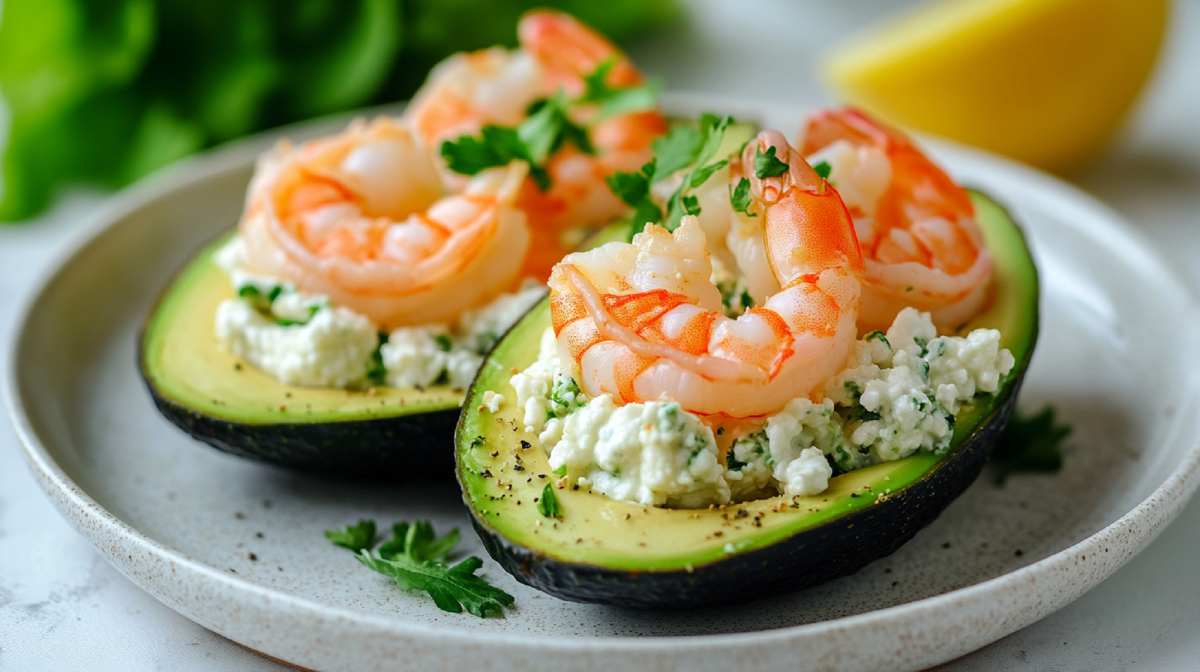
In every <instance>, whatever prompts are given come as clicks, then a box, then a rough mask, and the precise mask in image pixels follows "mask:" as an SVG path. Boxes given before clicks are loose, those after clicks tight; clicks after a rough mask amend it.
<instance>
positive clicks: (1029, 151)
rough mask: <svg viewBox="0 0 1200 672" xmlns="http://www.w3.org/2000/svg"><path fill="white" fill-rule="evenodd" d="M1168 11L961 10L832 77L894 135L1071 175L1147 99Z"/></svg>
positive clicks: (992, 6)
mask: <svg viewBox="0 0 1200 672" xmlns="http://www.w3.org/2000/svg"><path fill="white" fill-rule="evenodd" d="M1166 21H1167V0H951V1H942V2H936V3H933V4H930V5H925V6H922V7H919V8H918V9H917V10H916V11H914V12H913V13H911V14H909V15H907V16H904V17H902V18H900V19H899V20H897V21H895V22H893V23H891V24H890V25H887V26H884V27H882V28H881V29H879V30H877V31H874V32H872V33H870V34H866V35H863V36H861V37H858V38H855V39H853V40H852V41H850V42H849V43H847V44H845V45H843V46H842V47H840V48H838V49H836V50H835V51H834V52H833V53H832V54H830V57H829V60H828V62H827V63H826V75H827V77H828V79H829V81H830V82H831V83H832V84H833V85H834V87H835V88H837V89H839V90H840V91H841V93H842V94H843V95H844V96H845V97H846V98H847V99H848V100H850V101H851V102H852V103H855V104H857V105H861V106H862V107H864V108H866V109H867V110H870V111H872V112H874V113H876V114H878V115H880V116H882V117H884V118H885V119H888V120H890V121H892V122H893V123H897V124H901V125H904V126H911V127H913V128H918V129H921V130H924V131H928V132H930V133H935V134H938V135H942V136H945V137H948V138H952V139H954V140H958V141H960V142H965V143H967V144H971V145H975V146H977V147H982V148H984V149H988V150H991V151H994V152H998V153H1000V154H1005V155H1007V156H1010V157H1013V158H1015V159H1018V160H1020V161H1025V162H1026V163H1031V164H1033V165H1035V166H1039V167H1042V168H1046V169H1049V170H1055V171H1064V170H1069V169H1071V168H1073V167H1076V166H1078V165H1079V164H1081V163H1082V162H1084V161H1085V160H1087V159H1088V158H1090V157H1091V156H1092V155H1093V154H1095V153H1096V152H1097V151H1098V150H1099V149H1100V148H1102V147H1103V145H1104V143H1105V141H1106V140H1108V138H1109V137H1110V136H1111V135H1112V134H1113V133H1114V131H1116V129H1117V127H1118V126H1119V124H1120V123H1121V119H1122V118H1123V117H1124V116H1125V113H1126V112H1127V111H1128V110H1129V108H1130V106H1131V105H1132V104H1133V102H1134V100H1135V99H1136V98H1137V94H1138V91H1140V90H1141V88H1142V85H1143V84H1144V83H1145V81H1146V79H1147V77H1148V75H1149V74H1150V71H1151V69H1152V67H1153V65H1154V60H1155V58H1156V56H1157V55H1158V51H1159V45H1160V43H1161V42H1162V36H1163V32H1164V28H1165V25H1166Z"/></svg>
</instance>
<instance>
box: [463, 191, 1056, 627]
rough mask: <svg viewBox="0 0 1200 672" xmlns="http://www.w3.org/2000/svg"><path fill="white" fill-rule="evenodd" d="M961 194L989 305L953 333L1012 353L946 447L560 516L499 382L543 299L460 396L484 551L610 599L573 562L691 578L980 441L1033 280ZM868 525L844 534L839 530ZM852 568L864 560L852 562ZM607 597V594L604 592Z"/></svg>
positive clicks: (920, 475) (545, 472)
mask: <svg viewBox="0 0 1200 672" xmlns="http://www.w3.org/2000/svg"><path fill="white" fill-rule="evenodd" d="M972 198H973V200H974V203H975V206H976V209H977V219H978V222H979V224H980V226H981V227H982V229H983V232H984V236H985V238H986V241H987V246H988V248H989V249H990V250H991V252H992V254H993V256H994V258H995V271H994V276H993V281H992V282H993V286H992V300H991V304H990V306H989V308H988V310H986V311H985V312H984V313H982V314H981V315H979V316H978V317H976V318H975V319H973V320H972V321H971V322H970V323H969V324H967V325H965V326H964V327H963V328H962V333H966V332H968V331H970V330H972V329H976V328H981V327H990V328H995V329H999V330H1000V333H1001V334H1002V339H1001V346H1002V347H1004V348H1007V349H1008V350H1010V351H1011V352H1012V354H1013V357H1014V358H1015V359H1016V366H1015V367H1014V369H1013V371H1012V372H1011V373H1010V374H1009V375H1008V376H1007V377H1006V378H1005V380H1004V381H1003V382H1002V384H1001V389H1000V390H999V391H998V392H997V394H996V395H994V396H980V397H976V398H975V400H974V401H973V402H971V403H970V404H968V405H967V406H966V407H964V408H963V409H962V410H961V411H960V413H959V414H958V415H957V417H956V424H955V430H954V437H953V441H952V444H951V447H950V449H949V450H948V451H946V452H945V453H943V454H941V455H937V454H932V453H919V454H916V455H913V456H911V457H908V458H905V459H902V460H897V461H895V462H888V463H884V464H879V465H875V466H871V467H866V468H863V469H859V470H857V471H852V472H849V473H846V474H843V475H840V476H836V477H834V478H832V479H831V480H830V481H829V489H828V490H826V491H825V492H823V493H821V494H819V495H816V496H813V497H791V496H777V497H772V498H769V499H762V500H756V501H751V502H744V503H739V504H731V505H727V506H726V507H722V508H721V509H708V510H687V509H663V508H647V507H643V506H641V505H639V504H634V503H628V502H621V501H616V500H613V499H610V498H608V497H607V496H605V495H602V494H599V493H592V492H589V491H587V490H586V489H579V490H575V489H573V488H569V487H568V488H565V489H556V490H555V491H554V492H555V494H556V495H557V497H558V501H559V504H560V508H561V511H562V516H561V520H555V519H551V518H546V517H544V516H542V515H541V514H540V513H539V512H538V509H537V505H536V503H535V501H536V500H537V498H539V497H540V496H541V494H542V489H543V487H544V486H545V485H546V483H553V482H555V481H556V480H557V477H556V476H554V475H553V474H551V473H550V466H549V462H548V458H547V455H546V454H545V452H544V451H543V450H542V449H541V447H540V444H538V442H537V437H536V436H532V435H530V434H527V433H525V432H524V423H523V422H522V420H521V418H522V413H521V409H519V408H517V405H516V402H515V400H516V393H515V391H514V390H513V389H512V387H511V386H510V385H509V377H510V376H511V375H512V374H513V373H515V372H517V371H519V370H522V369H524V368H526V367H527V366H529V364H531V363H532V362H533V361H534V360H535V359H536V358H537V353H538V347H539V342H540V339H541V335H542V333H543V332H544V331H545V330H546V329H547V328H549V327H550V324H551V322H550V307H549V301H548V300H544V301H542V302H541V303H540V304H538V305H537V306H536V307H534V308H533V309H532V310H531V311H530V312H529V313H528V314H527V315H526V316H525V317H524V318H522V320H521V321H520V322H518V323H517V325H515V326H514V327H513V328H512V330H511V331H510V332H509V333H508V334H507V335H506V336H505V337H504V338H503V339H502V340H501V341H500V343H499V344H498V345H497V346H496V348H495V350H493V352H492V354H491V355H490V356H489V357H488V359H487V360H486V362H485V363H484V365H483V368H482V369H481V371H480V373H479V376H478V378H476V380H475V383H474V385H473V386H472V388H471V391H470V392H468V394H467V400H466V402H465V404H464V409H465V410H464V412H463V415H462V418H461V420H460V423H459V429H458V434H457V440H456V443H457V447H456V452H457V462H458V478H459V482H460V484H461V485H462V487H463V492H464V499H465V501H466V503H467V505H468V507H469V509H470V510H471V511H472V513H473V514H474V517H475V524H476V527H477V529H478V530H479V531H480V533H481V536H483V537H484V540H485V543H487V544H488V547H489V551H491V552H492V553H493V555H498V554H499V555H501V556H506V555H512V554H515V555H517V556H520V557H519V558H518V559H519V561H520V563H521V564H520V568H519V569H514V565H515V564H517V563H516V561H514V562H512V563H505V562H504V559H503V558H499V557H498V559H500V560H501V561H502V564H505V565H506V568H508V569H509V570H510V571H513V572H514V574H517V575H518V578H521V579H522V580H523V581H527V582H529V583H531V584H532V585H535V586H536V587H539V588H543V589H545V590H548V592H552V593H554V594H556V595H559V596H560V597H565V598H567V599H580V600H584V601H602V602H603V601H607V602H609V603H621V602H620V600H618V599H615V598H613V599H608V598H607V597H606V598H604V599H600V598H596V599H593V598H594V597H595V595H597V594H598V593H597V592H596V591H592V592H591V593H589V592H588V590H587V589H586V587H585V589H581V590H580V591H579V592H578V593H576V592H573V591H575V587H572V586H577V585H578V581H580V579H579V572H580V568H583V569H584V570H585V573H586V570H587V568H597V567H598V568H603V569H604V570H621V571H623V572H627V573H629V574H631V575H635V577H642V579H641V580H644V579H645V576H646V574H643V573H648V574H651V575H653V574H654V573H663V572H676V571H683V572H687V573H689V574H690V573H691V572H693V571H697V570H698V569H699V568H702V567H704V566H705V565H715V564H717V563H720V562H722V561H727V560H729V559H731V558H737V557H738V556H740V555H742V554H744V553H746V552H749V551H753V550H755V549H767V548H768V547H771V546H772V545H776V544H779V542H781V541H782V540H786V539H791V538H793V537H796V536H797V535H798V534H800V533H807V532H809V531H812V530H816V529H818V528H822V527H827V524H829V523H831V522H832V521H837V520H839V519H842V520H843V521H844V520H847V518H846V516H847V514H849V513H851V512H855V511H858V510H861V509H867V508H868V507H879V509H880V510H882V509H884V508H887V507H885V506H883V504H884V503H886V502H887V501H888V500H892V499H898V498H899V497H898V495H899V493H901V492H902V491H903V490H904V489H905V488H907V487H909V486H912V485H913V484H916V483H919V482H921V481H922V480H923V479H927V478H928V477H929V476H930V474H931V473H933V472H935V471H937V467H939V465H941V464H942V463H943V462H945V461H947V460H949V459H950V457H951V456H953V455H954V454H955V453H956V452H958V451H960V449H962V448H963V447H964V446H967V445H969V444H972V442H976V443H987V444H990V443H991V442H992V441H994V435H995V434H997V433H998V432H999V429H1000V427H999V426H997V425H1000V426H1002V425H1003V423H1004V422H1005V421H1006V420H1007V416H1008V413H1009V412H1010V411H1011V408H1012V404H1013V401H1014V396H1015V393H1016V390H1017V389H1018V388H1019V386H1020V380H1021V377H1022V376H1023V374H1024V371H1025V368H1026V366H1027V365H1028V362H1029V358H1030V356H1031V355H1032V352H1033V347H1034V343H1035V341H1036V337H1037V325H1038V280H1037V271H1036V269H1035V267H1034V264H1033V260H1032V258H1031V257H1030V253H1029V250H1028V248H1027V247H1026V245H1025V240H1024V237H1023V236H1022V234H1021V231H1020V229H1019V228H1018V227H1017V226H1016V224H1014V223H1013V222H1012V221H1011V219H1010V218H1009V217H1008V215H1007V213H1005V211H1004V210H1003V209H1002V208H1001V207H1000V206H998V205H997V204H996V203H995V202H993V201H992V200H991V199H989V198H987V197H986V196H983V195H982V194H979V193H972ZM613 237H614V238H618V237H619V236H617V235H614V236H613ZM488 390H492V391H495V392H498V393H500V394H502V395H504V397H505V399H506V401H505V403H504V404H503V405H502V406H501V408H500V409H499V411H498V412H497V413H490V412H488V411H487V410H486V409H484V410H479V409H480V407H481V405H482V403H483V402H482V399H483V394H484V392H486V391H488ZM525 446H532V447H525ZM987 450H990V445H988V446H986V450H985V451H984V452H983V454H982V455H981V456H980V457H979V458H978V466H977V467H975V469H974V471H973V472H971V473H970V474H969V476H967V477H966V478H969V479H970V480H973V479H974V477H975V475H976V474H978V468H979V467H981V466H982V463H983V459H985V458H986V451H987ZM967 471H970V470H969V469H968V470H967ZM955 473H957V470H955ZM969 482H970V481H969V480H968V481H967V483H969ZM965 487H966V483H963V484H961V486H960V487H958V490H956V491H955V493H954V494H957V492H960V491H961V488H965ZM877 500H878V501H877ZM946 503H948V500H947V502H946ZM944 505H945V504H942V506H944ZM739 509H740V510H742V511H745V512H746V513H745V514H742V513H741V511H739ZM940 510H941V508H940V507H939V508H938V509H937V511H936V512H933V513H932V515H931V516H929V517H928V520H925V521H923V522H921V523H920V524H919V525H918V527H917V528H914V529H913V530H912V532H911V533H908V536H906V537H904V538H903V539H901V540H900V542H897V543H896V544H894V545H890V546H888V547H887V549H886V551H883V552H881V553H879V554H878V555H876V556H875V557H879V555H884V554H886V553H890V552H891V551H892V550H895V546H898V545H899V543H902V542H903V541H904V540H906V539H907V538H908V537H911V535H912V534H915V531H916V529H919V527H920V526H923V525H924V524H925V523H928V522H929V520H932V518H933V517H936V515H937V512H940ZM901 515H903V514H901ZM849 527H853V524H850V525H849ZM868 527H869V526H868ZM860 529H861V528H860ZM869 529H874V528H869ZM873 533H874V532H871V531H866V532H860V531H859V530H852V531H850V532H849V533H848V534H873ZM800 548H803V546H800ZM514 549H515V550H514ZM525 551H528V553H524V552H525ZM764 557H766V556H764ZM530 563H533V564H536V565H539V566H540V565H545V564H547V563H549V564H551V565H554V564H556V563H563V564H565V565H567V566H569V567H571V568H573V569H572V570H571V572H573V573H571V577H572V578H569V579H568V580H567V583H570V582H572V581H574V582H577V583H576V584H571V585H568V586H567V587H564V586H563V585H562V584H558V585H553V586H549V587H547V586H545V585H539V584H538V581H540V579H536V578H535V579H532V580H531V578H530V577H531V576H534V575H533V574H531V573H530ZM764 564H765V560H764ZM861 564H865V563H860V565H858V566H861ZM856 568H857V567H855V569H856ZM751 571H753V570H751ZM522 572H523V573H524V577H522V575H521V574H522ZM551 573H553V572H551ZM826 578H832V577H826ZM689 580H696V577H689ZM605 590H608V589H606V588H603V587H602V588H601V589H599V592H600V593H604V591H605ZM617 592H619V591H617ZM614 594H615V593H609V594H608V597H612V596H613V595H614ZM635 601H636V599H635ZM642 606H647V605H645V604H643V605H642ZM650 606H653V605H650Z"/></svg>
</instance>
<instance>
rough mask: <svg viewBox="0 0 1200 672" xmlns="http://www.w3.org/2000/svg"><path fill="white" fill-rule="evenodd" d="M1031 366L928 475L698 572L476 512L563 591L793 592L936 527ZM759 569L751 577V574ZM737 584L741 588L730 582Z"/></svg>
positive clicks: (601, 596)
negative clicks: (505, 527)
mask: <svg viewBox="0 0 1200 672" xmlns="http://www.w3.org/2000/svg"><path fill="white" fill-rule="evenodd" d="M1023 373H1024V371H1023V370H1022V372H1021V374H1019V375H1018V377H1016V379H1015V380H1013V382H1012V384H1011V385H1010V387H1009V388H1008V393H1007V394H1008V396H1007V398H1006V399H1005V400H1004V402H1003V403H1002V404H1000V405H998V406H997V407H996V410H995V412H994V414H993V415H992V416H991V417H990V418H988V420H987V421H986V422H984V423H983V424H982V425H981V426H980V428H979V430H978V431H977V432H976V433H975V435H973V436H972V437H971V438H970V439H969V440H968V441H967V442H966V443H964V444H963V445H962V446H961V447H960V448H959V449H958V450H956V451H954V453H952V454H951V455H950V456H949V457H947V458H946V460H945V461H943V462H941V463H940V464H939V465H938V466H937V468H936V469H933V470H932V471H930V472H929V473H928V474H927V475H926V476H925V477H924V478H922V479H920V480H918V481H916V482H914V483H912V484H910V485H908V486H907V487H905V488H903V489H901V490H899V491H898V492H895V493H893V494H892V495H890V496H889V497H888V499H887V500H886V501H877V502H876V503H875V504H873V505H872V506H869V507H867V508H864V509H858V510H857V511H852V512H850V513H847V514H845V515H843V516H841V517H840V518H837V519H834V520H832V521H829V522H827V523H825V524H822V525H818V526H816V527H814V528H812V529H810V530H806V531H804V532H801V533H799V534H796V535H794V536H792V537H789V538H787V539H784V540H783V541H780V542H779V543H776V544H773V545H771V546H767V547H764V548H760V549H757V550H754V551H747V552H744V553H739V554H737V555H735V556H732V557H731V558H729V559H728V560H723V561H720V562H716V563H711V564H708V565H699V566H696V567H694V568H693V571H692V572H690V573H689V572H687V571H683V570H679V571H672V572H637V573H634V572H627V571H622V570H613V569H609V568H605V567H600V566H596V565H585V564H579V563H570V562H563V561H560V560H557V559H555V558H551V557H548V556H546V555H544V554H541V553H538V552H536V551H535V550H533V549H530V548H525V547H523V546H519V545H516V544H513V543H511V542H509V541H508V540H507V539H506V538H505V537H504V536H503V535H500V534H497V533H496V532H495V531H494V530H492V529H491V527H490V526H488V525H487V524H486V523H484V522H481V521H480V520H479V517H478V516H477V515H475V514H474V512H473V511H472V516H471V524H472V525H473V526H474V527H475V531H476V532H477V533H478V534H479V538H480V539H482V540H483V544H484V547H485V548H487V551H488V554H489V555H491V556H492V558H494V559H495V560H496V561H497V562H499V563H500V565H501V566H503V567H504V569H506V570H508V572H509V573H510V574H512V575H513V576H515V577H516V578H517V580H518V581H520V582H521V583H524V584H525V585H528V586H531V587H533V588H537V589H538V590H541V591H543V592H546V593H549V594H551V595H553V596H555V597H557V598H559V599H563V600H569V601H572V602H588V603H593V604H605V605H609V606H614V607H632V608H638V609H686V608H692V607H703V606H711V605H717V604H724V603H731V602H742V601H745V600H748V599H752V598H755V597H762V596H764V595H771V594H777V593H781V592H790V591H794V590H800V589H802V588H810V587H812V586H815V585H818V584H821V583H824V582H826V581H829V580H831V579H836V578H838V577H841V576H846V575H849V574H853V573H855V572H857V571H858V570H860V569H862V568H863V567H865V566H867V565H868V564H870V563H872V562H874V561H875V560H878V559H879V558H882V557H885V556H888V555H891V554H892V553H893V552H895V551H896V549H898V548H900V547H901V546H903V545H904V544H905V543H907V542H908V541H909V540H910V539H912V538H913V536H915V535H916V534H917V532H919V531H920V530H921V529H922V528H924V527H925V526H926V525H929V524H930V523H932V522H933V521H934V519H936V518H937V517H938V516H939V515H940V514H941V513H942V511H943V510H944V509H945V508H946V507H947V506H949V504H950V502H952V501H954V499H955V498H957V497H958V496H959V495H961V494H962V493H963V491H965V490H966V489H967V487H969V486H970V485H971V483H973V482H974V481H975V479H976V478H977V477H978V476H979V473H980V471H982V469H983V465H984V464H985V463H986V462H987V459H988V456H989V455H990V454H991V452H992V448H993V447H995V445H996V441H997V439H998V438H999V436H1000V433H1001V432H1002V431H1003V430H1004V426H1005V425H1006V424H1008V419H1009V417H1010V416H1011V415H1012V412H1013V409H1014V408H1015V407H1016V401H1017V392H1018V391H1019V389H1020V387H1021V377H1022V376H1023ZM747 576H753V577H754V580H753V581H746V577H747ZM734 586H736V589H735V590H731V587H734Z"/></svg>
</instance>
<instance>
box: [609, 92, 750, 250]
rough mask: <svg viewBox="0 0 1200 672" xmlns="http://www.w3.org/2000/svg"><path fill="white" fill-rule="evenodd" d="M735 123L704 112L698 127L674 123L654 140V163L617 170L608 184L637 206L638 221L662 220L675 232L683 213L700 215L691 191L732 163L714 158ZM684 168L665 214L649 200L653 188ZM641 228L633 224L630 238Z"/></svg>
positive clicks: (615, 192) (640, 222)
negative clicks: (622, 171) (620, 171)
mask: <svg viewBox="0 0 1200 672" xmlns="http://www.w3.org/2000/svg"><path fill="white" fill-rule="evenodd" d="M732 123H733V117H717V116H716V115H713V114H708V113H705V114H703V115H701V117H700V123H699V125H698V126H696V127H693V126H690V125H679V126H675V127H673V128H672V129H671V130H670V131H669V132H668V133H667V135H665V136H663V137H661V138H658V139H656V140H655V141H654V143H653V145H652V147H653V149H654V160H653V161H652V162H650V163H647V164H646V165H644V166H642V169H641V170H639V171H638V172H633V173H617V174H616V175H613V176H612V177H610V178H608V186H609V188H610V189H612V191H613V193H614V194H616V195H617V197H618V198H620V199H621V200H622V201H624V202H625V203H626V204H627V205H630V206H632V207H633V208H634V210H635V212H634V218H635V219H634V222H635V224H643V223H646V222H651V223H655V224H658V223H663V225H664V226H665V227H666V228H667V230H668V231H674V230H675V229H676V228H677V227H678V226H679V221H680V220H681V219H683V216H684V215H699V214H700V199H699V198H697V197H695V196H692V195H689V194H688V191H690V190H692V189H696V188H697V187H699V186H700V185H702V184H704V183H705V182H707V181H708V180H709V178H711V177H712V176H713V174H714V173H716V172H717V171H718V170H720V169H722V168H724V167H725V166H726V165H728V164H729V161H728V159H724V158H722V159H719V160H716V161H713V160H712V159H713V158H715V155H716V153H717V151H718V150H719V149H720V146H721V142H722V141H723V140H724V138H725V131H726V130H727V129H728V128H729V125H730V124H732ZM688 168H690V170H688ZM681 170H687V172H686V173H685V174H684V175H683V179H682V180H681V181H680V183H679V187H677V188H676V189H675V191H674V193H672V194H671V196H670V197H669V198H668V199H667V211H666V213H664V212H663V211H662V209H661V208H659V207H658V205H657V204H655V203H654V202H653V200H651V199H650V187H651V186H652V185H654V184H656V183H658V182H661V181H663V180H665V179H667V178H668V177H670V176H672V175H674V174H675V173H678V172H679V171H681ZM748 188H749V187H748V185H747V189H748ZM747 193H748V192H747ZM664 220H665V222H664ZM639 231H641V227H640V226H634V227H633V230H632V231H631V232H630V238H631V239H632V237H633V236H634V235H636V234H637V233H638V232H639Z"/></svg>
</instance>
